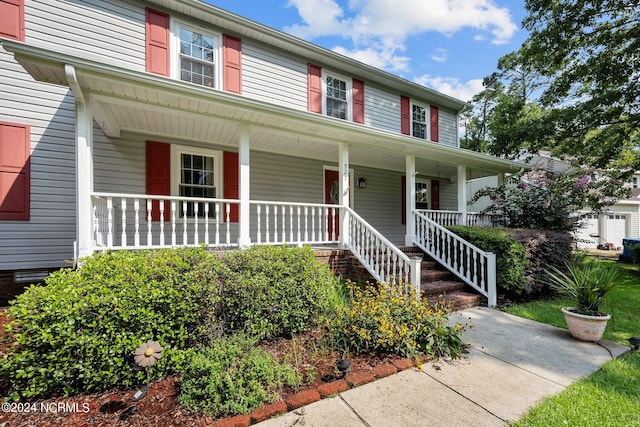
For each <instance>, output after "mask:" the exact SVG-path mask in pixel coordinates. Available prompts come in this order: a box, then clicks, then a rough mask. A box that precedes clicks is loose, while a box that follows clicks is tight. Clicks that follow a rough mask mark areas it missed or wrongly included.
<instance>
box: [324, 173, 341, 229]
mask: <svg viewBox="0 0 640 427" xmlns="http://www.w3.org/2000/svg"><path fill="white" fill-rule="evenodd" d="M324 202H325V203H326V204H330V205H337V204H340V184H339V183H338V171H332V170H325V171H324ZM334 229H335V233H336V235H335V238H336V239H337V238H338V236H339V235H340V219H339V215H334V214H333V211H330V212H329V238H332V237H333V231H334Z"/></svg>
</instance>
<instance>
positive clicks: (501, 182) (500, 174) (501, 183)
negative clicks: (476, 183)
mask: <svg viewBox="0 0 640 427" xmlns="http://www.w3.org/2000/svg"><path fill="white" fill-rule="evenodd" d="M497 178H498V187H499V186H501V185H504V174H503V173H499V174H498V175H497Z"/></svg>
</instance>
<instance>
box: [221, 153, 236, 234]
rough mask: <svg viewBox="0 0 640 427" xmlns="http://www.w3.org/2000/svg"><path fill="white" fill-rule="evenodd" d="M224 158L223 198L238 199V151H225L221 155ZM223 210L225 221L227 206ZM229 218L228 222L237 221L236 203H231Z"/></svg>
mask: <svg viewBox="0 0 640 427" xmlns="http://www.w3.org/2000/svg"><path fill="white" fill-rule="evenodd" d="M223 160H224V166H223V170H224V198H225V199H238V198H239V197H240V186H239V182H238V181H239V174H238V167H239V165H238V153H234V152H231V151H225V152H224V155H223ZM224 212H225V214H224V215H225V217H224V219H225V221H226V220H227V217H226V212H227V208H226V206H225V208H224ZM229 220H230V222H238V220H239V213H238V205H236V204H234V205H231V208H230V210H229Z"/></svg>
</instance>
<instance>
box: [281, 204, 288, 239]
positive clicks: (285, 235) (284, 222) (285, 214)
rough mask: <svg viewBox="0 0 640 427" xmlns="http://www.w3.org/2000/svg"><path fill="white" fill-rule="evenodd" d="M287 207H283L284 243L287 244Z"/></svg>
mask: <svg viewBox="0 0 640 427" xmlns="http://www.w3.org/2000/svg"><path fill="white" fill-rule="evenodd" d="M286 209H287V208H286V206H282V243H286V241H287V232H286V217H287V210H286Z"/></svg>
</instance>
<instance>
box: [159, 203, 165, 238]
mask: <svg viewBox="0 0 640 427" xmlns="http://www.w3.org/2000/svg"><path fill="white" fill-rule="evenodd" d="M160 246H164V200H160Z"/></svg>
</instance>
